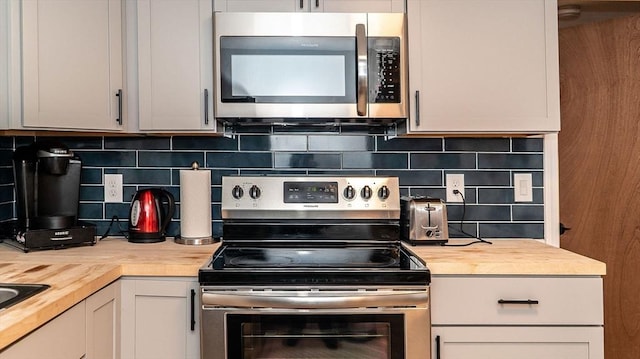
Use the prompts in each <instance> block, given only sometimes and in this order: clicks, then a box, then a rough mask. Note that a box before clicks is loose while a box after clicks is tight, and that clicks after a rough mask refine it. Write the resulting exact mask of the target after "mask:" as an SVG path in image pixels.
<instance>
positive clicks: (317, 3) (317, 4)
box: [316, 0, 320, 9]
mask: <svg viewBox="0 0 640 359" xmlns="http://www.w3.org/2000/svg"><path fill="white" fill-rule="evenodd" d="M319 7H320V0H316V9H317V8H319Z"/></svg>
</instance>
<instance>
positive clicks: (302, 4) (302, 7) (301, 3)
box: [300, 0, 304, 9]
mask: <svg viewBox="0 0 640 359" xmlns="http://www.w3.org/2000/svg"><path fill="white" fill-rule="evenodd" d="M300 8H301V9H304V0H300Z"/></svg>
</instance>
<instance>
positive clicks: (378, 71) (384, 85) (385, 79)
mask: <svg viewBox="0 0 640 359" xmlns="http://www.w3.org/2000/svg"><path fill="white" fill-rule="evenodd" d="M368 47H369V54H368V56H369V61H368V66H369V71H368V72H369V103H400V95H401V94H400V88H401V85H402V84H401V79H400V63H401V62H400V61H401V59H400V38H398V37H369V38H368Z"/></svg>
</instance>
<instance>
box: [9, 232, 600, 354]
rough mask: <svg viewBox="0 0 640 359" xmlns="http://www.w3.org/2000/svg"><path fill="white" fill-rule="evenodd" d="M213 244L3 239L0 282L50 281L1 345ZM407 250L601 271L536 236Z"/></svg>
mask: <svg viewBox="0 0 640 359" xmlns="http://www.w3.org/2000/svg"><path fill="white" fill-rule="evenodd" d="M466 242H468V241H461V240H455V241H450V243H451V244H460V243H466ZM218 246H219V244H217V243H216V244H211V245H201V246H190V245H181V244H176V243H174V242H173V240H168V241H166V242H160V243H147V244H134V243H129V242H127V241H125V240H124V239H122V238H107V239H105V240H103V241H100V242H98V244H96V245H95V246H86V247H75V248H68V249H64V250H49V251H36V252H30V253H23V252H21V251H19V250H17V249H15V248H13V247H9V246H8V245H6V244H0V283H40V284H48V285H50V286H51V288H49V289H47V290H45V291H44V292H41V293H39V294H37V295H35V296H33V297H31V298H29V299H27V300H25V301H23V302H21V303H19V304H16V305H14V306H12V307H9V308H7V309H6V310H3V311H0V350H2V349H3V348H4V347H6V346H7V345H9V344H11V343H12V342H14V341H16V340H17V339H19V338H20V337H22V336H24V335H26V334H27V333H29V332H31V331H32V330H34V329H36V328H38V327H39V326H41V325H42V324H44V323H46V322H48V321H49V320H51V319H53V318H54V317H55V316H57V315H58V314H60V313H62V312H64V311H65V310H67V309H69V308H71V307H72V306H73V305H75V304H77V303H79V302H80V301H82V300H83V299H85V298H86V297H88V296H89V295H91V294H93V293H95V292H96V291H98V290H99V289H100V288H102V287H104V286H105V285H107V284H109V283H111V282H113V281H114V280H117V279H118V278H120V277H121V276H186V277H194V276H197V274H198V269H199V268H200V267H201V266H202V265H204V264H205V263H206V262H207V261H208V260H209V259H210V257H211V254H212V253H213V252H214V251H215V250H216V249H217V248H218ZM408 247H409V248H410V249H411V250H412V251H413V252H414V253H416V254H417V255H419V256H420V257H421V258H423V259H424V260H425V262H426V263H427V266H428V267H429V269H430V270H431V273H432V274H433V275H604V274H605V264H604V263H602V262H598V261H596V260H593V259H590V258H586V257H583V256H580V255H578V254H575V253H572V252H568V251H566V250H563V249H558V248H555V247H551V246H548V245H545V244H543V243H540V242H537V241H534V240H495V241H494V244H493V245H487V244H475V245H472V246H469V247H448V246H447V247H443V246H408Z"/></svg>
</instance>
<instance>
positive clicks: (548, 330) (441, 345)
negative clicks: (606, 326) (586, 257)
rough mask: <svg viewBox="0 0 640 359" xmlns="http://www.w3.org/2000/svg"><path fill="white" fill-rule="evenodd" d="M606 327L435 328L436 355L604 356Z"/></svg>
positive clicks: (479, 358)
mask: <svg viewBox="0 0 640 359" xmlns="http://www.w3.org/2000/svg"><path fill="white" fill-rule="evenodd" d="M603 335H604V332H603V328H602V327H463V326H453V327H441V326H439V327H434V328H433V329H432V333H431V336H432V338H433V348H434V349H433V351H434V353H433V356H432V358H441V359H469V358H473V359H502V358H504V359H507V358H518V359H540V358H548V359H553V358H558V359H560V358H571V359H602V358H603V357H604V356H603V351H604V348H603V346H602V337H603Z"/></svg>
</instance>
